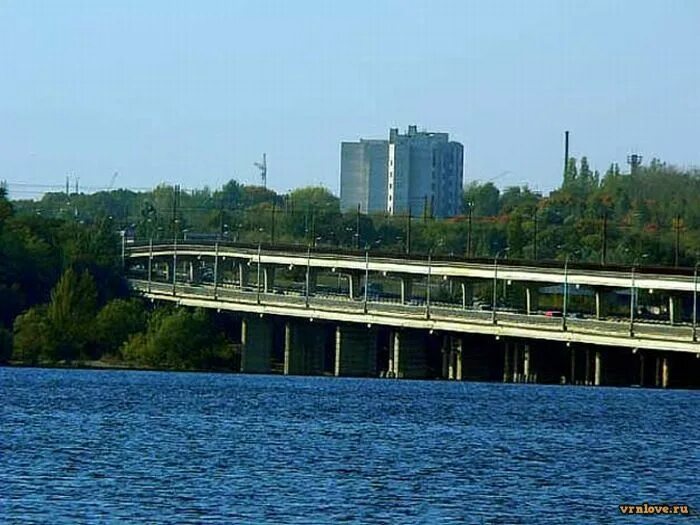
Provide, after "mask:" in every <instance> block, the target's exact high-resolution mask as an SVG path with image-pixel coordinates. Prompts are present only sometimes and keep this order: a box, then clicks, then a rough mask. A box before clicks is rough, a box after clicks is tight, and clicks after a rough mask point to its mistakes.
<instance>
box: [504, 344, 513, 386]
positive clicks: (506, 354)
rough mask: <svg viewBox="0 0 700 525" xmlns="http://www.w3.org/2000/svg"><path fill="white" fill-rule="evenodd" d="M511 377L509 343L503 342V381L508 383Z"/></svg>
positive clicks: (511, 366) (511, 365) (511, 367)
mask: <svg viewBox="0 0 700 525" xmlns="http://www.w3.org/2000/svg"><path fill="white" fill-rule="evenodd" d="M512 378H513V364H512V356H511V349H510V343H509V342H505V343H503V382H504V383H510V382H511V379H512Z"/></svg>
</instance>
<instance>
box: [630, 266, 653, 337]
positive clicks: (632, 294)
mask: <svg viewBox="0 0 700 525" xmlns="http://www.w3.org/2000/svg"><path fill="white" fill-rule="evenodd" d="M648 256H649V254H646V253H645V254H644V255H641V256H639V257H635V259H634V262H633V263H632V272H631V283H630V337H634V310H635V309H636V303H637V298H636V295H637V288H636V287H635V283H634V277H635V275H634V273H635V270H636V268H637V265H638V264H639V259H644V258H646V257H648Z"/></svg>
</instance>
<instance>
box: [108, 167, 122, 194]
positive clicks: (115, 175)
mask: <svg viewBox="0 0 700 525" xmlns="http://www.w3.org/2000/svg"><path fill="white" fill-rule="evenodd" d="M117 175H119V172H118V171H115V172H114V174H113V175H112V178H111V179H110V181H109V187H108V188H107V191H112V189H113V188H114V183H115V182H116V180H117Z"/></svg>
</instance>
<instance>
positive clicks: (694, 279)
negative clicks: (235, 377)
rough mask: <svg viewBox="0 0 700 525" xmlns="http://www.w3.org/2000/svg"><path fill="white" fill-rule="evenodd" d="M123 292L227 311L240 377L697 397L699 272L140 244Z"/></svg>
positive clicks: (128, 258) (128, 257)
mask: <svg viewBox="0 0 700 525" xmlns="http://www.w3.org/2000/svg"><path fill="white" fill-rule="evenodd" d="M124 264H125V266H126V269H127V274H128V276H129V279H130V284H131V286H132V288H133V289H134V290H135V291H137V292H138V293H141V294H143V295H144V296H145V297H146V298H149V299H151V300H153V301H169V302H175V303H177V304H179V305H183V306H191V307H202V308H209V309H215V310H216V311H219V312H230V313H231V314H232V319H235V320H237V321H239V322H240V325H241V332H240V334H241V343H242V355H241V370H242V371H244V372H252V373H268V372H270V371H272V369H273V367H274V365H275V362H278V363H279V365H280V368H281V370H282V371H283V372H284V373H286V374H321V373H333V374H335V375H338V376H377V375H381V376H387V377H397V378H422V377H443V378H445V379H457V380H459V379H481V380H499V381H505V382H547V383H554V382H556V383H572V384H590V385H603V384H619V385H624V384H627V385H629V384H637V385H644V386H659V387H667V386H695V387H697V386H698V382H699V381H698V380H699V378H700V343H698V338H697V309H698V305H697V295H698V272H697V268H695V269H688V268H681V269H678V268H672V269H671V268H651V267H643V266H642V267H638V266H636V265H635V266H630V267H622V266H604V267H603V266H598V265H587V264H576V263H572V262H570V260H569V259H568V258H567V260H566V261H564V262H563V263H562V262H556V261H546V262H542V261H538V262H528V261H508V260H504V259H501V258H499V257H495V258H494V259H492V260H485V259H471V260H465V259H459V258H454V257H434V256H432V255H426V256H423V257H417V256H413V257H410V256H404V255H397V254H386V253H378V252H372V251H370V250H367V251H364V252H360V251H354V252H339V251H335V250H328V249H313V248H311V247H299V246H269V245H265V246H263V245H258V246H252V245H241V244H236V245H234V244H223V243H213V244H206V243H184V244H183V243H173V244H157V245H154V244H152V243H150V244H148V245H133V246H130V247H128V248H127V249H125V252H124Z"/></svg>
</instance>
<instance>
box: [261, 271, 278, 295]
mask: <svg viewBox="0 0 700 525" xmlns="http://www.w3.org/2000/svg"><path fill="white" fill-rule="evenodd" d="M262 275H263V293H272V292H273V291H274V289H275V267H274V266H263V267H262Z"/></svg>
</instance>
